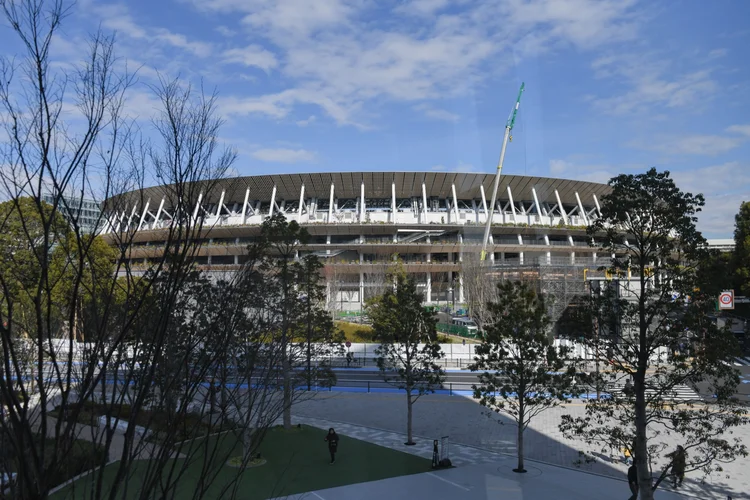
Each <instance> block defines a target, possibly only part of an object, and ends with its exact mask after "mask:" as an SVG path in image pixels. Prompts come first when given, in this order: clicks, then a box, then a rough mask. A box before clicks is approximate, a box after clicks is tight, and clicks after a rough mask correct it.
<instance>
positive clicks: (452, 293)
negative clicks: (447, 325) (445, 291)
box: [450, 278, 456, 312]
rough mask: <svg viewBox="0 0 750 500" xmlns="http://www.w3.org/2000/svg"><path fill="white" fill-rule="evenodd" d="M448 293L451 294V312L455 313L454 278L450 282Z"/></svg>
mask: <svg viewBox="0 0 750 500" xmlns="http://www.w3.org/2000/svg"><path fill="white" fill-rule="evenodd" d="M450 292H451V310H452V311H453V312H455V311H456V278H453V279H452V280H451V287H450Z"/></svg>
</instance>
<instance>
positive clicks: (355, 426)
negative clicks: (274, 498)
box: [292, 393, 750, 500]
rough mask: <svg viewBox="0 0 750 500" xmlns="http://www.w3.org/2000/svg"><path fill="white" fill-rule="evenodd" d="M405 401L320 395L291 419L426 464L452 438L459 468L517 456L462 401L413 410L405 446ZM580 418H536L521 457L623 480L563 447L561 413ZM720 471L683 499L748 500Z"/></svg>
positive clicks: (690, 485)
mask: <svg viewBox="0 0 750 500" xmlns="http://www.w3.org/2000/svg"><path fill="white" fill-rule="evenodd" d="M405 399H406V398H405V397H404V396H403V395H400V394H385V393H371V394H366V393H365V394H362V393H327V394H326V393H321V394H319V395H318V396H317V397H316V398H314V399H312V400H309V401H305V402H301V403H299V404H297V405H296V406H295V408H294V410H293V412H292V416H293V419H295V421H299V422H301V423H309V424H310V425H314V426H317V427H321V428H328V427H334V428H336V429H337V430H340V431H341V432H342V433H343V434H347V435H353V436H355V437H358V438H360V439H365V440H367V441H371V442H374V443H377V444H380V445H383V446H388V447H391V448H395V449H400V450H402V451H405V452H407V453H415V454H419V455H420V456H424V457H426V458H431V457H432V448H431V446H432V440H433V439H439V438H440V437H442V436H445V435H450V441H451V443H450V449H449V452H450V458H451V460H452V461H453V462H454V464H455V465H460V466H466V465H481V464H486V463H499V462H500V461H501V460H506V459H507V457H508V456H509V455H510V456H511V457H512V456H514V455H515V450H516V429H515V424H514V423H513V422H512V421H510V420H509V419H507V418H505V417H501V416H498V415H497V414H493V413H487V411H486V410H485V409H484V408H483V407H481V406H479V405H478V404H477V403H476V402H474V401H473V400H472V399H471V398H466V397H462V396H444V395H427V396H424V397H422V398H421V399H420V400H419V401H418V402H417V403H416V404H415V405H414V422H413V425H414V434H415V440H416V441H417V443H418V445H417V446H415V447H407V446H404V445H403V442H404V441H405V440H406V439H405V437H404V435H403V434H404V431H405V427H406V401H405ZM584 412H585V407H584V405H583V403H582V402H574V403H572V404H570V405H566V406H565V407H564V408H557V409H553V410H550V411H547V412H545V413H542V414H541V415H540V416H538V417H537V418H536V419H535V420H534V421H532V423H531V425H530V426H529V428H528V429H527V431H526V434H525V451H526V457H528V458H529V459H532V460H536V461H539V462H544V463H547V464H551V465H555V466H557V467H562V468H565V469H567V470H569V471H570V474H572V475H573V476H575V477H585V476H588V475H589V474H582V473H581V472H589V473H594V474H599V475H603V476H608V477H610V478H616V480H623V479H624V478H625V475H626V471H627V465H626V464H625V463H624V461H623V457H621V456H619V453H617V452H613V453H611V454H610V452H609V450H602V449H600V448H599V447H597V446H594V445H590V444H588V443H586V442H584V441H573V440H568V439H565V438H564V437H563V436H562V435H561V433H560V431H559V430H558V423H559V421H560V416H561V415H562V414H563V413H570V414H573V415H574V416H575V415H584ZM368 428H369V429H368ZM736 435H738V436H739V437H741V438H742V439H743V440H744V442H745V443H746V444H750V429H748V428H741V429H738V430H737V432H736ZM674 446H676V443H674ZM674 446H672V447H674ZM581 452H585V453H586V454H587V456H588V457H596V460H595V461H593V462H588V463H587V461H585V460H584V461H583V463H581V458H582V454H581ZM723 467H724V472H722V473H716V474H714V475H712V476H710V477H708V478H706V483H705V484H701V481H700V480H701V477H700V474H699V473H698V472H693V473H691V474H689V476H688V478H686V484H685V487H684V491H685V492H687V493H690V494H692V495H693V496H695V497H697V498H702V499H708V498H715V499H721V500H726V498H727V495H732V497H733V498H734V499H737V498H750V497H747V496H745V497H743V495H746V493H745V492H748V491H750V476H748V475H747V473H746V470H745V467H744V461H743V460H742V459H740V460H737V461H735V462H732V463H730V464H725V465H724V466H723ZM462 470H463V468H462ZM726 476H728V477H726ZM623 484H624V483H623ZM313 498H314V497H313ZM326 498H327V497H326ZM488 498H489V497H488ZM527 498H536V497H534V496H532V497H527Z"/></svg>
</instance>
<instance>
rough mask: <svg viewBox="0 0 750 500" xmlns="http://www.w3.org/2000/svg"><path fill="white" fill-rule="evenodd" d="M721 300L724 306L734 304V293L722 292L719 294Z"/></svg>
mask: <svg viewBox="0 0 750 500" xmlns="http://www.w3.org/2000/svg"><path fill="white" fill-rule="evenodd" d="M719 302H721V305H723V306H730V305H732V293H731V292H722V293H721V295H719Z"/></svg>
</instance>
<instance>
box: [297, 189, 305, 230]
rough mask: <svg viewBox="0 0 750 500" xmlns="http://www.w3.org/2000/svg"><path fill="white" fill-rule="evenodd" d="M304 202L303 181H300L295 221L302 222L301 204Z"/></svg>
mask: <svg viewBox="0 0 750 500" xmlns="http://www.w3.org/2000/svg"><path fill="white" fill-rule="evenodd" d="M304 203H305V183H304V182H303V183H302V187H301V188H300V190H299V206H298V207H297V222H302V206H303V205H304Z"/></svg>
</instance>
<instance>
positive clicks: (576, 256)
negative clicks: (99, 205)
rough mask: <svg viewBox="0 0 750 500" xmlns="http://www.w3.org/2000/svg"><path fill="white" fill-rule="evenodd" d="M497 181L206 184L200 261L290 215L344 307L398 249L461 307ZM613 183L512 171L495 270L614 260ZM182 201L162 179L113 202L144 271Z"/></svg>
mask: <svg viewBox="0 0 750 500" xmlns="http://www.w3.org/2000/svg"><path fill="white" fill-rule="evenodd" d="M493 182H494V175H493V174H472V173H445V172H342V173H308V174H277V175H257V176H249V177H237V178H231V179H223V180H220V181H214V182H213V183H212V184H211V189H210V190H203V189H201V186H197V187H198V189H197V192H199V195H198V197H197V202H196V203H195V206H194V207H190V208H191V210H192V211H193V217H196V216H202V217H203V221H204V232H203V234H202V235H201V237H204V238H205V241H204V245H203V246H202V248H201V249H200V253H199V256H198V262H197V264H198V265H199V266H202V267H203V268H205V269H209V270H232V269H236V268H238V266H240V265H241V264H242V263H243V256H244V254H245V253H246V247H247V245H248V244H249V243H251V242H252V241H253V240H254V238H256V237H257V236H258V234H259V231H260V225H261V223H262V222H263V221H264V220H265V219H266V218H267V217H269V216H271V215H273V214H275V213H278V212H281V213H283V214H285V216H286V217H287V218H288V219H290V220H296V221H298V222H299V223H300V224H301V225H302V226H304V227H305V228H307V230H308V232H309V233H310V235H311V238H310V241H309V242H308V244H306V245H305V246H303V247H301V249H300V254H301V255H304V254H306V253H315V254H316V255H318V256H320V258H321V259H322V260H323V262H324V263H325V275H326V279H327V280H328V289H329V303H330V305H331V306H332V307H335V308H337V309H343V310H357V309H360V308H361V307H362V303H363V301H364V300H366V299H367V297H368V296H370V295H372V294H373V293H374V291H375V290H376V289H377V288H378V286H380V285H379V284H382V276H384V272H385V270H386V269H387V268H388V267H389V266H390V265H391V264H392V263H393V261H394V258H395V256H396V255H397V256H398V258H399V259H400V260H401V261H402V262H403V265H404V268H405V269H406V271H407V272H408V273H410V274H412V275H414V276H415V278H416V280H417V283H418V285H419V287H420V289H421V290H422V291H423V295H424V300H425V302H426V303H428V304H437V305H440V304H450V303H453V304H461V303H464V301H465V284H464V275H465V274H466V272H467V266H473V265H475V263H476V262H477V261H478V259H479V254H480V252H481V247H482V238H483V232H484V226H485V222H486V220H487V216H488V209H489V207H488V205H489V203H490V197H491V194H492V186H493ZM205 186H209V184H205ZM609 189H610V188H609V187H608V186H607V185H604V184H599V183H593V182H584V181H576V180H566V179H552V178H544V177H531V176H520V175H504V176H502V178H501V180H500V187H499V190H498V200H497V202H496V204H495V206H494V207H492V210H493V212H494V215H493V225H492V231H491V239H490V244H489V247H488V252H489V253H488V258H489V259H490V260H491V263H492V264H493V266H494V268H497V269H510V268H514V269H522V268H532V267H533V268H536V269H542V270H544V269H551V268H553V267H555V266H557V267H561V268H562V267H564V268H575V269H579V270H580V269H583V268H595V267H597V264H598V263H599V264H603V257H608V256H602V255H597V253H596V248H595V247H592V246H591V245H590V243H591V241H590V239H589V238H588V237H587V235H586V227H587V225H588V224H589V223H590V222H591V221H592V220H593V219H595V218H596V217H597V216H598V214H599V200H600V199H601V197H602V196H604V195H606V194H607V193H608V192H609ZM172 197H173V190H172V189H170V186H168V185H167V186H154V187H150V188H146V189H143V190H139V191H133V192H130V193H126V194H124V195H121V196H119V197H118V199H117V201H118V203H117V206H118V209H117V211H116V212H114V213H113V212H112V211H111V210H110V212H109V220H108V223H107V226H106V227H105V228H104V229H103V231H102V234H103V235H104V236H105V237H107V238H109V239H110V240H114V239H115V238H114V235H115V234H117V233H120V232H122V231H125V230H131V231H134V234H133V235H132V243H130V249H129V254H128V257H129V259H130V264H131V265H132V266H133V267H134V268H137V267H138V266H147V265H148V261H149V259H150V258H154V257H156V256H158V254H159V253H160V252H162V251H163V248H164V247H163V242H164V241H165V239H166V237H165V233H166V231H167V228H168V227H169V226H170V225H171V218H172V217H173V215H174V214H173V207H172V206H170V201H169V200H170V199H172ZM537 272H540V271H537ZM555 275H556V276H559V273H555ZM578 275H580V272H579V273H577V274H576V276H578ZM571 276H572V275H571ZM571 279H574V280H577V281H581V280H580V279H579V278H578V277H572V278H571Z"/></svg>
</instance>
